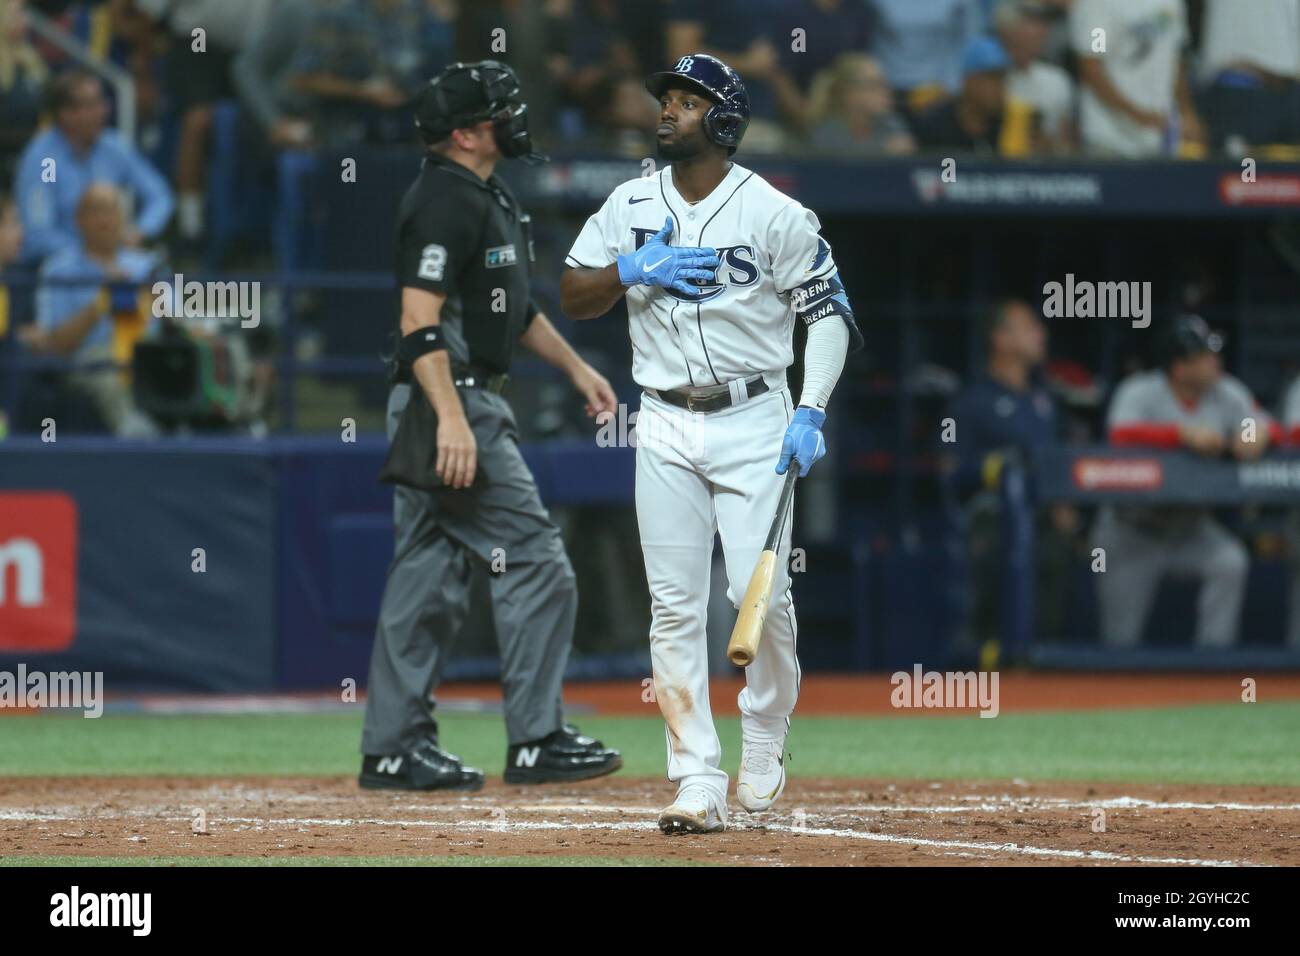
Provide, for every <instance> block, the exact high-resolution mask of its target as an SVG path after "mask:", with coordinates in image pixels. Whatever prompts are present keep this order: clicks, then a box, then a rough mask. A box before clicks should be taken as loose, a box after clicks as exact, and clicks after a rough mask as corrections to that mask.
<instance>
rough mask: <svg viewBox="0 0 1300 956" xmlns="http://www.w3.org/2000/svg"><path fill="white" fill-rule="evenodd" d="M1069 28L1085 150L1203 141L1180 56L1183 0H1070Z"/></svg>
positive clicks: (1120, 151)
mask: <svg viewBox="0 0 1300 956" xmlns="http://www.w3.org/2000/svg"><path fill="white" fill-rule="evenodd" d="M1070 32H1071V38H1072V44H1073V48H1074V52H1075V54H1076V55H1077V56H1078V58H1079V83H1080V85H1081V86H1082V88H1083V94H1082V97H1081V102H1080V108H1079V125H1080V134H1081V137H1082V139H1083V145H1084V148H1085V149H1086V150H1087V151H1088V152H1090V153H1093V154H1095V155H1102V156H1123V157H1128V158H1134V159H1136V158H1141V157H1150V156H1161V155H1174V154H1175V153H1177V152H1178V150H1179V148H1180V145H1182V144H1186V146H1187V148H1189V149H1193V150H1194V149H1196V148H1197V147H1198V146H1200V145H1201V144H1203V143H1204V131H1203V127H1202V125H1201V120H1200V117H1199V116H1198V115H1197V113H1196V107H1195V106H1194V104H1193V102H1192V95H1191V86H1190V85H1189V83H1188V79H1187V69H1186V67H1185V65H1184V64H1183V47H1184V46H1186V45H1187V40H1188V28H1187V14H1186V11H1185V10H1184V7H1183V0H1075V4H1074V6H1073V8H1072V9H1071V11H1070Z"/></svg>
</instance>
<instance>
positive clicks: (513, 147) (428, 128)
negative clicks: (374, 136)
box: [415, 60, 546, 163]
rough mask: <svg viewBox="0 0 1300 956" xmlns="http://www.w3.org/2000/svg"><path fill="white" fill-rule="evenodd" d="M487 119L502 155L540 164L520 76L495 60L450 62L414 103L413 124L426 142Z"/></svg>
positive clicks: (441, 138)
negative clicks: (521, 94) (521, 89)
mask: <svg viewBox="0 0 1300 956" xmlns="http://www.w3.org/2000/svg"><path fill="white" fill-rule="evenodd" d="M486 120H491V121H492V133H493V137H494V138H495V139H496V143H497V148H498V149H500V150H501V155H502V156H505V157H507V158H509V159H516V158H519V159H523V160H524V162H526V163H541V162H545V161H546V157H545V156H543V155H541V154H540V153H537V152H536V151H534V150H533V141H532V136H531V135H530V134H529V132H528V104H527V103H525V102H523V100H522V99H521V98H520V95H519V77H517V76H516V75H515V71H514V70H512V69H511V68H510V67H509V66H507V65H506V64H504V63H502V62H500V61H499V60H482V61H480V62H478V63H453V64H451V65H450V66H448V67H446V68H445V69H444V70H443V71H442V72H441V73H439V74H438V75H437V76H435V77H434V78H433V79H432V80H430V81H429V82H428V84H427V85H426V86H425V87H424V89H423V90H421V91H420V94H419V96H418V98H417V99H416V103H415V125H416V128H417V129H419V131H420V135H421V136H422V137H423V139H424V141H425V143H429V144H432V143H437V142H439V141H441V140H444V139H446V138H447V137H448V136H450V135H451V132H452V130H457V129H465V128H466V127H469V126H474V125H476V124H478V123H482V122H484V121H486Z"/></svg>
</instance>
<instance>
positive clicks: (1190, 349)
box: [1161, 314, 1223, 365]
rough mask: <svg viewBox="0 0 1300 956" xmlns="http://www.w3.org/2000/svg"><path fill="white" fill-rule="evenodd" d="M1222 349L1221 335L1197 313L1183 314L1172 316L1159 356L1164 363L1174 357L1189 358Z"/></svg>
mask: <svg viewBox="0 0 1300 956" xmlns="http://www.w3.org/2000/svg"><path fill="white" fill-rule="evenodd" d="M1221 351H1223V336H1222V335H1220V334H1219V333H1218V332H1215V331H1214V330H1213V329H1211V328H1210V326H1209V324H1208V323H1206V321H1205V320H1204V319H1203V318H1201V317H1200V316H1199V315H1191V314H1184V315H1179V316H1176V317H1175V318H1174V321H1173V324H1172V325H1170V326H1169V329H1168V331H1166V333H1165V336H1164V339H1163V342H1162V347H1161V358H1162V360H1163V362H1164V364H1165V365H1168V364H1169V363H1170V362H1172V361H1174V359H1180V358H1190V357H1191V356H1193V355H1201V354H1202V353H1205V352H1221Z"/></svg>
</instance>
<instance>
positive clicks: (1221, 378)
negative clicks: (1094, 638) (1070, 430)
mask: <svg viewBox="0 0 1300 956" xmlns="http://www.w3.org/2000/svg"><path fill="white" fill-rule="evenodd" d="M1222 348H1223V338H1222V336H1220V335H1219V334H1217V333H1215V332H1212V331H1211V330H1210V328H1209V326H1208V325H1206V323H1205V320H1204V319H1202V318H1201V317H1200V316H1196V315H1181V316H1178V317H1176V318H1175V319H1174V321H1173V323H1172V325H1171V327H1170V329H1169V331H1168V332H1167V333H1166V335H1165V336H1164V339H1163V342H1162V348H1161V358H1162V363H1163V364H1162V367H1161V368H1158V369H1149V370H1147V371H1143V372H1137V373H1135V374H1133V375H1130V376H1129V377H1128V378H1126V379H1124V381H1122V382H1121V383H1120V384H1119V387H1118V388H1116V390H1115V394H1114V397H1113V398H1112V399H1111V403H1110V409H1109V412H1108V414H1107V427H1108V429H1109V434H1110V441H1111V444H1113V445H1119V446H1127V447H1133V446H1146V447H1150V448H1162V449H1177V448H1186V449H1188V450H1190V451H1192V452H1194V453H1196V454H1198V455H1203V456H1205V457H1206V458H1219V457H1221V456H1223V455H1224V454H1231V455H1232V457H1233V458H1235V459H1237V460H1238V461H1254V460H1255V459H1257V458H1259V457H1260V456H1261V455H1263V454H1264V452H1265V450H1266V449H1267V448H1268V447H1269V445H1270V443H1271V442H1273V441H1276V440H1277V438H1278V435H1279V430H1278V427H1277V424H1276V423H1275V422H1274V421H1273V419H1272V418H1271V417H1270V416H1269V415H1268V414H1267V413H1266V412H1265V411H1263V410H1262V409H1261V408H1260V407H1259V406H1258V404H1257V403H1256V402H1255V399H1254V397H1253V396H1252V395H1251V393H1250V390H1249V389H1248V388H1247V387H1246V386H1245V385H1244V384H1243V383H1242V382H1240V381H1239V380H1237V379H1236V378H1234V377H1232V376H1231V375H1228V374H1226V373H1225V372H1224V371H1223V364H1222V361H1221V359H1220V352H1221V350H1222ZM1093 546H1094V547H1097V548H1102V549H1103V550H1104V552H1105V558H1106V572H1105V573H1104V574H1100V575H1098V577H1097V591H1098V597H1099V599H1100V602H1101V631H1102V640H1103V641H1104V642H1105V643H1106V644H1108V645H1110V646H1113V647H1134V646H1135V645H1137V644H1138V642H1139V641H1140V640H1141V638H1142V632H1143V628H1144V627H1145V625H1146V620H1147V616H1148V614H1149V612H1150V610H1151V604H1152V602H1153V601H1154V599H1155V596H1156V589H1157V588H1158V586H1159V584H1160V581H1161V579H1162V578H1163V577H1164V576H1165V575H1168V574H1179V575H1188V576H1194V577H1197V578H1199V579H1200V582H1201V585H1200V593H1199V596H1198V599H1197V607H1196V645H1197V646H1198V647H1216V648H1222V647H1229V646H1231V645H1232V644H1235V643H1236V641H1237V632H1238V626H1239V622H1240V617H1241V604H1242V599H1243V598H1244V596H1245V592H1246V575H1247V571H1248V570H1249V566H1250V559H1249V556H1248V554H1247V552H1246V547H1245V545H1243V544H1242V543H1241V541H1240V540H1239V539H1238V538H1237V537H1236V535H1234V534H1232V532H1230V531H1229V530H1228V529H1227V528H1225V527H1224V526H1223V525H1222V524H1220V523H1219V522H1218V521H1217V520H1215V518H1214V516H1213V514H1212V513H1211V511H1210V509H1209V508H1207V507H1202V506H1183V505H1157V504H1152V505H1142V506H1131V507H1129V506H1125V507H1119V506H1106V507H1104V508H1102V509H1101V510H1100V512H1099V514H1098V518H1097V525H1096V527H1095V529H1094V535H1093Z"/></svg>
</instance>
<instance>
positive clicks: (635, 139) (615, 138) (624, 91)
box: [590, 75, 659, 157]
mask: <svg viewBox="0 0 1300 956" xmlns="http://www.w3.org/2000/svg"><path fill="white" fill-rule="evenodd" d="M591 102H592V106H593V110H592V113H591V118H590V121H591V124H592V126H593V127H595V129H596V132H597V134H598V135H597V141H598V142H599V143H600V145H602V146H604V147H605V148H607V149H609V150H611V151H612V152H616V153H619V154H621V155H623V156H628V157H642V156H648V155H650V154H651V153H653V151H654V149H655V142H654V128H655V123H656V121H657V120H658V118H659V106H658V104H657V103H655V98H654V97H653V96H651V95H650V93H649V91H647V90H646V88H645V80H644V79H643V78H641V77H639V76H631V75H623V76H611V77H606V78H605V79H604V80H603V81H602V82H601V84H600V86H598V87H596V89H595V91H594V96H593V97H592V101H591Z"/></svg>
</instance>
